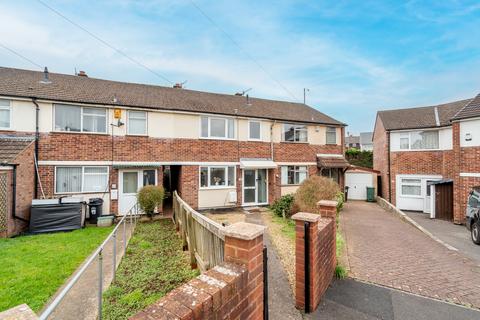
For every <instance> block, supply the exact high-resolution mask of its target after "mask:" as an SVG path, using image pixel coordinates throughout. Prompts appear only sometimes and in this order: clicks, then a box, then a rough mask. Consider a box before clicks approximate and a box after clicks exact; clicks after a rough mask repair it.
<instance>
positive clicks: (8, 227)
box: [0, 107, 35, 238]
mask: <svg viewBox="0 0 480 320" xmlns="http://www.w3.org/2000/svg"><path fill="white" fill-rule="evenodd" d="M2 111H3V110H2V109H1V107H0V126H2V127H5V124H6V122H5V121H3V120H4V119H6V118H7V117H10V114H7V113H6V112H5V113H3V112H2ZM33 159H34V140H33V139H32V138H31V137H22V136H18V137H17V136H9V135H1V134H0V238H2V237H10V236H13V235H16V234H18V233H20V232H21V231H23V230H24V229H25V228H26V227H27V226H28V219H29V217H30V205H31V203H32V199H33V197H34V189H35V178H34V177H35V170H34V161H33Z"/></svg>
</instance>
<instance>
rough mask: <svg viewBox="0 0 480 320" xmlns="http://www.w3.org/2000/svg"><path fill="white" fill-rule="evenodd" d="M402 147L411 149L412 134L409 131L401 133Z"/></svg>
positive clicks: (402, 148)
mask: <svg viewBox="0 0 480 320" xmlns="http://www.w3.org/2000/svg"><path fill="white" fill-rule="evenodd" d="M400 149H401V150H408V149H410V134H409V133H402V134H401V135H400Z"/></svg>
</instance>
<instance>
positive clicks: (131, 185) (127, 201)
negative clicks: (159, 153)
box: [118, 169, 157, 215]
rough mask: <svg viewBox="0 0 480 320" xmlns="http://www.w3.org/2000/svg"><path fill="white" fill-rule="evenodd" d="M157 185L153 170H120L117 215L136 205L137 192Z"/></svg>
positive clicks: (155, 174)
mask: <svg viewBox="0 0 480 320" xmlns="http://www.w3.org/2000/svg"><path fill="white" fill-rule="evenodd" d="M151 184H153V185H156V184H157V171H156V170H155V169H145V170H144V169H141V170H120V171H119V191H118V214H120V215H124V214H126V213H128V211H129V210H130V209H131V208H133V206H134V205H135V203H137V192H138V191H139V190H140V189H141V188H142V187H143V186H146V185H151Z"/></svg>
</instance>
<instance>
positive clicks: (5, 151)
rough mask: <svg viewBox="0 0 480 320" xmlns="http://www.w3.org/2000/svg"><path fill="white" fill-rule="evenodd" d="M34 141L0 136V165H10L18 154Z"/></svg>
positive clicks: (29, 138) (28, 138)
mask: <svg viewBox="0 0 480 320" xmlns="http://www.w3.org/2000/svg"><path fill="white" fill-rule="evenodd" d="M33 141H34V139H33V137H12V136H5V135H0V165H2V164H11V161H13V160H14V159H15V158H16V157H17V155H18V154H20V153H21V152H22V151H23V150H25V149H26V148H27V147H28V146H29V145H30V144H32V143H33Z"/></svg>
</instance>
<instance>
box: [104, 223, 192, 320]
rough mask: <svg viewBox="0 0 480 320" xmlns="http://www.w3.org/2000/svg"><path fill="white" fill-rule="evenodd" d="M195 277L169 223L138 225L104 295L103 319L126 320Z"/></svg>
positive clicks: (179, 241)
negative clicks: (113, 278)
mask: <svg viewBox="0 0 480 320" xmlns="http://www.w3.org/2000/svg"><path fill="white" fill-rule="evenodd" d="M197 275H198V271H197V270H192V269H191V267H190V263H189V257H188V256H187V253H186V252H183V251H182V242H181V240H180V238H179V237H178V235H177V234H176V232H175V228H174V226H173V223H172V221H170V220H160V221H155V222H144V223H138V224H137V227H136V229H135V234H134V236H133V237H132V239H131V240H130V243H129V245H128V248H127V255H126V256H125V257H124V258H123V260H122V263H121V265H120V267H119V269H118V271H117V278H116V280H115V283H113V284H112V285H111V286H110V288H109V289H108V290H107V291H106V292H105V293H104V296H103V298H104V308H103V318H104V319H127V318H128V317H129V316H131V315H134V314H135V313H137V312H138V311H140V310H142V309H144V308H145V307H147V306H148V305H150V304H152V303H154V302H155V301H157V300H158V299H160V298H161V297H163V296H164V295H165V294H167V293H168V292H170V291H171V290H173V289H174V288H176V287H178V286H179V285H181V284H182V283H185V282H187V281H189V280H190V279H192V278H194V277H195V276H197Z"/></svg>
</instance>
